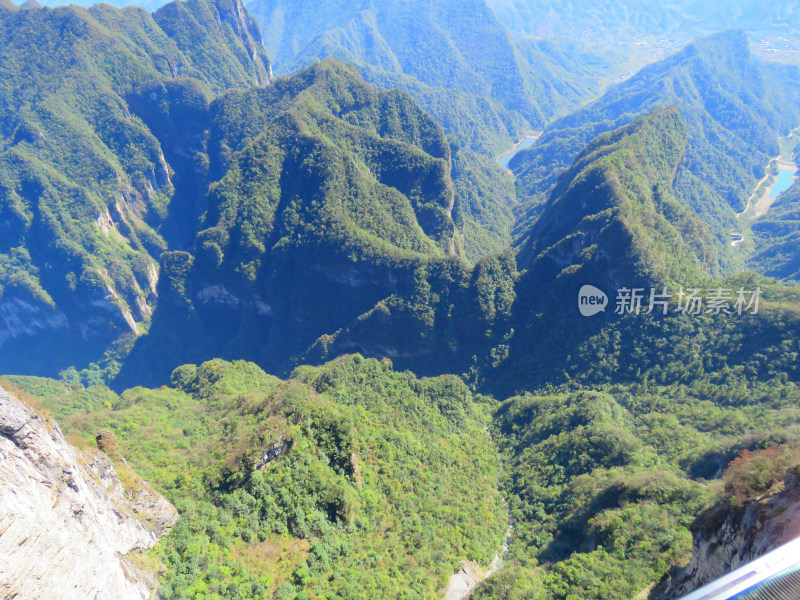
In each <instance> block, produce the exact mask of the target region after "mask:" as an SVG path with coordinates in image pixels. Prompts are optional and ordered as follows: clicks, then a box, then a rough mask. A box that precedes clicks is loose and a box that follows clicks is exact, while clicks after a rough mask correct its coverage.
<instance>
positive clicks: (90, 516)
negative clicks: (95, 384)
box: [0, 388, 178, 600]
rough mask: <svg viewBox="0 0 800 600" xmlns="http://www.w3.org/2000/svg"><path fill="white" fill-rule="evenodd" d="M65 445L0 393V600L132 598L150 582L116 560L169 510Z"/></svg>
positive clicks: (54, 428)
mask: <svg viewBox="0 0 800 600" xmlns="http://www.w3.org/2000/svg"><path fill="white" fill-rule="evenodd" d="M117 468H119V469H125V470H128V471H130V469H129V468H128V467H127V465H126V464H125V463H124V461H120V462H118V463H117V467H115V465H114V463H112V461H111V460H110V459H109V458H108V457H107V456H106V455H105V454H103V453H102V452H99V451H97V450H88V451H85V452H84V451H81V450H78V449H76V448H74V447H73V446H71V445H69V444H68V443H67V442H66V440H65V439H64V436H63V435H62V433H61V430H60V429H59V428H58V425H56V424H55V423H54V422H52V421H51V420H50V419H48V418H46V417H42V416H41V415H39V414H38V413H37V412H36V411H35V410H34V409H33V408H31V407H30V406H28V405H27V404H26V403H24V402H22V401H20V400H18V399H17V398H15V397H14V396H12V395H10V394H9V393H8V392H6V391H5V390H4V389H2V388H0V599H2V600H6V599H10V598H14V599H15V600H60V599H64V600H67V599H69V600H73V599H75V598H81V599H91V600H104V599H114V600H129V599H130V600H141V599H147V598H151V597H153V595H154V587H155V577H154V576H153V575H152V574H151V573H148V572H147V571H146V569H144V568H142V567H140V566H137V565H136V564H134V562H133V561H131V560H129V558H127V557H126V555H127V554H128V553H130V552H132V551H136V550H144V549H147V548H150V547H152V546H153V545H154V544H155V543H156V542H157V541H158V540H159V539H160V538H161V537H162V536H164V535H165V534H166V533H167V532H168V531H169V529H170V528H171V527H172V526H173V525H174V524H175V522H176V521H177V518H178V516H177V512H176V511H175V508H174V507H173V506H172V505H171V504H170V503H169V502H167V501H166V500H165V499H164V498H163V497H161V496H159V495H158V494H157V493H156V492H155V491H154V490H152V488H150V487H149V486H148V485H147V484H145V483H144V482H142V481H141V480H139V479H138V477H136V476H135V475H134V474H133V473H132V472H129V473H128V474H126V475H129V477H128V476H126V481H128V480H133V481H134V482H135V484H133V485H129V486H128V488H127V489H126V488H125V487H123V484H122V482H121V480H120V478H119V476H118V474H117Z"/></svg>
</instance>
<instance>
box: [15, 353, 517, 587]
mask: <svg viewBox="0 0 800 600" xmlns="http://www.w3.org/2000/svg"><path fill="white" fill-rule="evenodd" d="M3 385H5V386H9V385H10V386H14V387H18V388H22V390H24V391H25V392H27V393H28V394H30V395H32V396H35V397H36V399H37V402H39V403H41V404H42V405H44V406H46V407H47V408H48V409H49V410H50V411H51V412H52V413H53V414H54V415H56V416H57V417H58V418H59V419H60V420H62V423H63V424H64V430H65V432H66V434H67V435H68V436H69V437H70V439H72V440H73V442H74V443H75V444H77V445H79V446H86V445H93V444H94V438H95V436H96V432H97V431H98V429H102V430H104V431H105V432H107V433H106V443H105V446H106V448H107V449H108V447H113V449H114V450H115V452H116V454H117V455H116V459H117V460H119V459H120V458H123V457H124V459H125V460H127V464H128V465H130V466H131V467H133V468H135V469H136V471H137V472H138V473H139V474H141V475H142V476H143V477H145V478H146V479H147V480H148V481H150V482H152V483H153V485H155V486H156V487H157V489H158V490H160V491H162V492H163V493H164V494H165V495H166V496H167V498H169V499H170V500H171V501H172V502H173V503H174V504H175V506H176V508H177V509H178V510H179V512H180V513H181V520H180V521H179V522H178V524H177V525H176V526H175V528H174V529H173V530H172V532H171V534H170V535H169V537H167V538H166V539H165V540H163V541H162V542H161V544H159V547H158V548H157V550H156V552H155V553H153V554H152V556H151V558H152V560H153V564H158V565H161V567H162V568H163V572H162V573H161V577H160V587H159V594H160V597H161V598H164V600H172V599H189V598H196V597H197V595H198V594H203V595H205V596H206V597H209V596H211V597H216V598H240V597H242V596H244V597H249V598H259V599H263V598H310V597H312V596H311V595H312V594H313V597H317V598H323V597H329V598H330V597H338V598H349V599H351V600H360V599H363V600H371V599H373V598H402V597H406V596H409V595H410V597H415V598H425V599H433V598H438V597H441V596H442V595H443V593H444V592H443V590H444V588H446V586H447V582H448V579H449V578H450V576H451V575H452V574H453V573H454V572H455V571H456V570H457V569H458V566H459V563H460V561H462V560H472V561H478V562H479V563H480V564H482V565H488V564H489V562H490V561H492V559H493V558H494V556H495V554H496V552H498V551H499V550H500V545H501V542H502V537H503V534H504V532H505V531H506V529H507V526H508V525H507V520H506V518H507V513H506V510H505V506H504V503H503V500H502V497H501V495H500V492H499V489H498V483H499V477H500V473H499V460H498V457H497V454H496V453H495V451H494V447H493V445H492V442H491V440H490V438H489V436H488V434H487V433H486V431H485V428H486V427H487V425H488V422H489V415H488V411H487V410H486V404H485V402H486V400H487V399H485V398H482V397H480V396H473V394H472V393H471V392H470V390H469V389H468V388H467V387H466V385H464V383H463V382H462V381H461V380H459V379H458V378H457V377H455V376H452V375H448V376H443V377H438V378H434V379H417V378H416V377H414V376H413V375H412V374H410V373H408V372H405V373H400V372H394V371H393V370H392V367H391V361H388V360H384V361H381V362H378V361H377V360H364V359H363V358H361V357H358V356H354V357H346V358H342V359H340V360H337V361H335V362H333V363H330V364H328V365H325V366H324V367H321V368H310V367H304V368H302V369H299V370H298V371H297V372H296V373H295V375H294V377H293V378H292V379H291V380H288V381H280V380H278V379H276V378H274V377H270V376H268V375H267V374H265V373H264V372H263V371H261V370H260V369H259V368H258V367H257V366H256V365H253V364H251V363H246V362H244V361H236V362H233V363H226V362H224V361H221V360H214V361H211V362H207V363H204V364H202V365H197V366H194V365H184V366H182V367H181V368H180V369H177V370H176V371H175V372H174V373H173V374H172V377H171V382H170V385H169V386H164V387H161V388H159V389H153V390H149V389H145V388H142V387H137V388H135V389H131V390H128V391H126V392H124V393H123V394H122V395H120V396H117V395H116V394H113V393H111V392H109V391H108V390H104V389H103V388H102V387H99V386H98V387H93V388H87V389H80V388H76V387H74V386H70V385H69V384H65V383H64V382H56V381H52V380H46V379H42V378H36V377H14V378H12V380H11V381H10V382H9V381H4V382H3ZM109 442H110V443H109ZM332 574H335V576H331V575H332Z"/></svg>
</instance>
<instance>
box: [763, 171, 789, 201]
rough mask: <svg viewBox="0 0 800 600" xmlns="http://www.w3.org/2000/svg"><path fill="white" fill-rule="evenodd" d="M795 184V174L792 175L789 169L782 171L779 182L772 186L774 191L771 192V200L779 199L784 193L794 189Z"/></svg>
mask: <svg viewBox="0 0 800 600" xmlns="http://www.w3.org/2000/svg"><path fill="white" fill-rule="evenodd" d="M793 183H794V173H792V172H791V171H790V170H789V169H780V170H779V171H778V181H776V182H775V185H773V186H772V189H771V190H770V192H769V196H770V198H777V197H778V196H780V195H781V194H782V193H783V192H785V191H786V190H788V189H789V188H790V187H792V184H793Z"/></svg>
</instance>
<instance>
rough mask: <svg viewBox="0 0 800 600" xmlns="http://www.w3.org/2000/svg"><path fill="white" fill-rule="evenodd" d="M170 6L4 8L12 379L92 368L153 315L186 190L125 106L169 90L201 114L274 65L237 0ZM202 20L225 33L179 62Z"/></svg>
mask: <svg viewBox="0 0 800 600" xmlns="http://www.w3.org/2000/svg"><path fill="white" fill-rule="evenodd" d="M171 10H172V9H169V8H167V9H164V11H165V12H164V13H160V16H159V17H158V19H154V18H153V17H152V16H151V15H149V14H147V13H146V12H144V11H143V10H141V9H134V8H129V9H125V10H115V9H112V8H111V7H109V6H108V5H97V6H95V7H93V8H91V9H89V10H87V9H83V8H80V7H76V6H71V7H65V8H58V9H45V8H30V9H24V10H19V9H17V8H16V7H13V6H4V7H2V8H0V47H2V52H1V53H0V74H2V75H1V76H2V79H3V81H4V82H5V83H6V84H7V85H6V86H5V87H4V89H3V90H0V215H2V216H0V229H1V230H2V231H3V234H4V235H3V236H2V242H0V265H2V267H1V268H2V281H0V285H2V287H3V295H2V299H1V300H0V315H2V323H1V324H0V340H2V342H0V343H2V344H3V349H2V350H0V353H2V356H1V357H0V360H1V361H2V363H3V365H4V369H5V370H23V371H29V370H32V369H48V370H51V371H50V372H52V370H53V369H55V370H58V369H60V368H63V367H64V366H67V365H69V364H74V363H84V364H85V362H88V361H90V360H93V359H97V358H100V357H101V356H102V352H103V348H104V347H105V346H106V345H107V344H109V343H110V342H112V341H113V340H114V339H116V338H119V337H120V335H122V334H125V332H128V333H130V334H135V333H137V332H138V331H139V327H140V325H139V324H140V323H142V322H143V321H146V320H147V319H148V318H149V316H150V314H151V312H152V308H153V306H154V303H155V292H156V289H155V288H156V281H157V277H158V273H157V260H158V257H159V255H160V253H161V252H162V251H163V250H164V249H165V248H166V247H167V245H168V243H169V242H170V241H171V239H170V238H171V235H172V234H171V233H170V231H169V228H168V227H167V228H166V229H165V225H166V223H167V221H168V220H169V218H170V216H174V215H175V214H176V213H177V214H180V213H182V212H183V207H182V206H181V205H180V204H181V199H182V196H181V192H182V191H183V190H181V189H180V183H181V182H179V181H173V175H174V174H175V171H174V170H173V169H172V168H171V166H170V165H169V164H168V163H167V160H166V158H165V155H164V152H163V148H162V145H161V143H160V140H159V139H158V137H157V135H155V134H154V132H153V131H152V129H151V128H150V127H148V126H147V125H145V124H144V123H143V121H142V119H141V118H139V117H138V116H137V115H136V114H135V109H134V108H133V107H132V103H129V98H130V96H131V95H135V93H136V90H140V89H142V88H148V87H149V86H152V85H153V82H159V81H161V82H169V85H171V86H173V88H179V89H182V90H184V92H186V91H187V90H188V91H190V92H191V94H194V96H195V97H196V98H197V100H198V102H199V103H200V104H203V103H205V102H207V100H206V98H207V97H208V96H209V95H210V93H212V92H215V91H221V90H224V89H227V88H228V87H229V86H231V85H242V86H247V85H250V84H251V83H254V82H258V81H265V76H266V74H267V73H268V70H269V64H268V61H266V58H265V57H264V55H263V49H262V50H258V48H257V47H258V45H259V44H260V37H259V34H258V31H257V30H255V29H254V28H252V26H250V29H248V28H247V23H248V22H249V21H248V20H247V19H248V18H247V17H246V15H245V14H244V12H243V10H244V9H243V6H242V4H241V3H236V2H233V3H228V4H225V5H222V4H219V5H218V4H214V3H210V2H209V3H206V2H202V1H193V2H189V3H186V4H185V5H183V4H182V5H181V9H180V10H177V12H176V13H174V14H171V13H170V11H171ZM198 19H201V20H205V19H210V20H212V21H218V22H221V24H220V25H219V26H218V27H217V28H216V29H214V28H211V29H209V30H208V33H207V35H206V36H205V37H204V38H203V40H202V42H200V43H198V44H196V45H193V46H192V50H191V51H187V52H184V50H185V49H187V48H188V46H187V43H186V40H185V38H184V37H183V35H184V34H185V32H186V30H185V29H184V27H187V28H188V30H191V27H194V26H196V23H197V20H198ZM159 23H160V24H162V25H164V27H165V28H166V29H162V27H160V25H159ZM172 35H174V36H175V37H174V39H173V37H171V36H172ZM245 48H248V49H251V50H253V54H252V56H250V54H249V50H248V52H245V53H244V54H242V51H243V49H245ZM194 51H196V52H197V54H192V52H194ZM212 63H213V64H215V65H217V68H216V69H214V68H212V67H211V65H212ZM201 70H202V71H201ZM221 74H224V76H221ZM217 76H221V77H220V78H219V79H218V78H217ZM186 78H193V79H186ZM149 91H150V90H148V95H147V96H146V98H147V99H148V100H146V102H148V101H149V102H151V103H156V102H155V101H157V98H156V97H153V98H150V96H149ZM191 94H189V95H191ZM179 179H180V178H179ZM184 179H185V178H184ZM176 198H177V201H176ZM10 339H15V340H16V341H17V348H16V349H15V350H13V351H11V350H10V346H9V345H8V340H10ZM19 344H22V345H23V347H24V348H25V351H23V352H20V350H19ZM44 348H46V349H47V350H46V351H45V350H44ZM22 357H25V358H22ZM40 359H41V360H43V361H44V362H43V363H41V364H39V363H37V360H40ZM21 361H22V362H21Z"/></svg>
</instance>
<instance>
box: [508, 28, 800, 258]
mask: <svg viewBox="0 0 800 600" xmlns="http://www.w3.org/2000/svg"><path fill="white" fill-rule="evenodd" d="M798 82H800V70H798V69H797V68H796V67H790V66H780V65H768V64H762V63H760V62H758V61H757V60H755V59H754V58H753V57H752V56H751V54H750V51H749V49H748V42H747V39H746V37H745V35H744V33H742V32H726V33H722V34H717V35H714V36H712V37H709V38H705V39H703V40H699V41H697V42H694V43H692V44H690V45H689V46H687V47H686V48H685V49H684V50H682V51H681V52H679V53H677V54H675V55H673V56H671V57H669V58H667V59H664V60H662V61H659V62H657V63H654V64H652V65H649V66H647V67H645V68H644V69H642V70H641V71H640V72H639V73H637V74H636V75H634V76H633V77H631V78H630V79H629V80H627V81H625V82H623V83H620V84H617V85H615V86H612V87H611V88H609V89H608V90H607V91H606V92H605V94H603V96H602V97H601V98H599V99H598V100H596V101H594V102H592V103H590V104H588V105H586V106H585V107H582V108H581V109H579V110H577V111H575V112H574V113H572V114H571V115H569V116H567V117H563V118H561V119H557V120H556V121H554V122H553V123H552V124H551V125H549V126H548V128H547V129H546V130H545V132H544V134H543V135H542V137H541V138H540V139H539V141H538V143H537V144H536V145H535V146H534V147H533V148H531V149H529V150H524V151H522V152H520V153H519V154H518V155H517V156H516V157H515V158H514V159H513V160H512V162H511V165H510V166H511V168H512V169H513V170H514V172H515V174H516V175H517V177H518V179H519V181H520V182H521V183H522V187H523V190H524V194H525V195H526V196H527V197H528V199H527V201H525V202H523V205H522V208H521V211H520V219H519V223H518V235H519V236H521V237H520V238H519V239H520V241H521V240H524V239H525V238H524V236H525V233H524V232H525V231H526V229H527V227H529V226H530V225H531V224H532V223H534V222H535V219H536V217H537V215H538V212H539V207H540V206H541V203H542V201H543V200H544V199H545V198H546V197H547V194H549V193H550V190H551V189H552V187H553V186H554V185H556V182H557V181H558V178H559V176H560V174H561V173H563V171H564V170H565V169H566V168H567V167H568V166H569V165H570V164H571V162H572V160H573V159H574V157H575V156H576V155H577V153H578V152H580V151H581V149H582V148H583V147H584V146H585V145H586V144H587V143H588V142H589V141H590V140H591V139H592V138H594V137H595V136H597V135H598V134H599V133H602V132H604V131H608V130H610V129H613V128H615V127H618V126H620V125H623V124H626V123H628V122H630V121H631V120H632V119H634V118H636V117H637V116H639V115H641V114H643V113H645V112H647V111H650V110H652V109H653V108H654V107H658V106H675V107H676V108H677V109H678V111H679V112H680V114H681V117H682V119H683V120H684V122H685V123H686V127H687V133H688V144H687V147H686V151H685V155H684V156H683V157H682V160H681V163H680V168H679V169H678V171H677V173H676V175H675V181H674V186H675V194H676V197H677V198H678V200H679V201H681V202H682V203H683V204H684V205H685V206H687V207H689V208H690V209H691V210H692V211H694V212H695V213H696V214H698V215H699V216H700V217H701V219H702V220H703V221H704V222H705V223H706V224H707V225H708V226H709V227H710V231H711V232H712V234H713V235H714V236H715V238H716V240H717V245H718V247H719V252H718V258H719V260H720V264H719V266H718V267H717V269H716V270H719V269H721V270H722V271H725V270H726V269H727V270H728V271H730V269H732V268H737V267H736V266H733V265H734V264H735V263H736V261H737V260H738V259H737V257H736V256H733V257H731V256H729V252H728V249H729V242H730V240H731V237H730V232H731V231H733V230H735V229H736V227H737V223H736V219H735V215H736V213H738V212H741V211H742V210H744V207H745V204H746V202H747V198H748V197H749V195H750V193H751V192H752V190H753V188H754V187H755V184H756V182H757V181H758V180H760V179H761V178H762V177H763V174H764V170H765V169H766V167H767V165H768V163H769V161H770V160H771V158H772V157H774V156H776V155H777V154H778V152H779V148H778V141H777V138H778V136H779V135H783V134H786V133H788V131H789V130H790V129H792V128H793V127H794V126H795V123H797V122H798V121H800V103H798V101H797V98H798V90H800V87H798ZM523 243H524V242H523ZM740 267H741V265H738V268H740Z"/></svg>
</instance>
